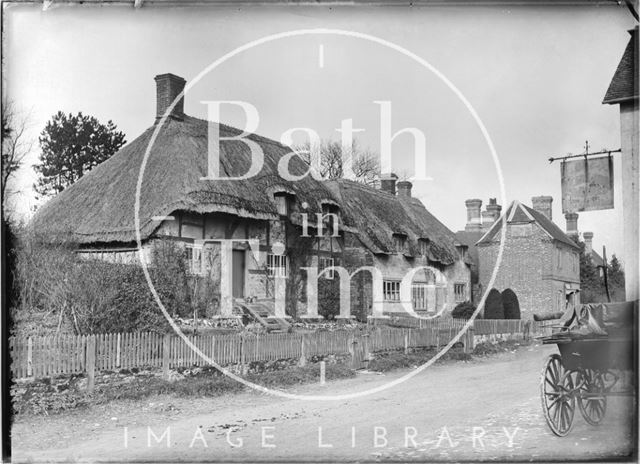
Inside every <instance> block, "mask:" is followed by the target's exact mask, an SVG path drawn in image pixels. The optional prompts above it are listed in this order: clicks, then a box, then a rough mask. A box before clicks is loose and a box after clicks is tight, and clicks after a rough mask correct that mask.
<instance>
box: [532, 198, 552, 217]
mask: <svg viewBox="0 0 640 464" xmlns="http://www.w3.org/2000/svg"><path fill="white" fill-rule="evenodd" d="M552 203H553V197H550V196H548V195H543V196H539V197H533V198H531V206H532V207H533V209H535V210H536V211H538V212H539V213H542V214H544V215H545V216H546V217H547V219H549V220H550V221H552V220H553V219H552V217H551V204H552Z"/></svg>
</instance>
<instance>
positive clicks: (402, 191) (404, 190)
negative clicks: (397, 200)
mask: <svg viewBox="0 0 640 464" xmlns="http://www.w3.org/2000/svg"><path fill="white" fill-rule="evenodd" d="M396 187H398V196H401V197H411V188H412V187H413V184H412V183H411V182H409V181H408V180H401V181H400V182H398V183H397V184H396Z"/></svg>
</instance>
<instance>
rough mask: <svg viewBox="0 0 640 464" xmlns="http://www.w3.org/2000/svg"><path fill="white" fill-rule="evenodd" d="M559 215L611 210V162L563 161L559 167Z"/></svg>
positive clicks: (588, 160)
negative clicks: (560, 195)
mask: <svg viewBox="0 0 640 464" xmlns="http://www.w3.org/2000/svg"><path fill="white" fill-rule="evenodd" d="M560 176H561V181H562V212H563V213H577V212H579V211H596V210H601V209H612V208H613V159H612V157H611V155H609V156H604V157H599V158H587V157H585V158H582V159H575V160H570V161H569V160H565V161H563V162H562V163H561V164H560Z"/></svg>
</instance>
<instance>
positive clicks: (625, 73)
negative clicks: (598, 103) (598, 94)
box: [602, 26, 638, 104]
mask: <svg viewBox="0 0 640 464" xmlns="http://www.w3.org/2000/svg"><path fill="white" fill-rule="evenodd" d="M630 33H631V39H629V43H628V44H627V48H625V50H624V53H623V54H622V58H621V59H620V63H619V64H618V68H617V69H616V72H615V74H614V75H613V79H611V83H610V84H609V88H608V89H607V94H606V95H605V96H604V100H603V101H602V103H608V104H616V103H621V102H623V101H626V100H631V99H634V98H638V45H637V44H638V26H636V27H635V29H632V30H631V31H630Z"/></svg>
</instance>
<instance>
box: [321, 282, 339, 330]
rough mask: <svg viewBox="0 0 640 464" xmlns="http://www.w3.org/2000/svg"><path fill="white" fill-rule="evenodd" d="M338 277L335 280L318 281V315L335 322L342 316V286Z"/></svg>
mask: <svg viewBox="0 0 640 464" xmlns="http://www.w3.org/2000/svg"><path fill="white" fill-rule="evenodd" d="M339 281H340V280H339V279H338V275H337V273H336V275H335V276H334V278H333V280H329V279H318V314H320V315H321V316H322V317H324V318H325V319H327V320H333V319H335V317H336V316H338V315H339V314H340V284H339Z"/></svg>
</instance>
